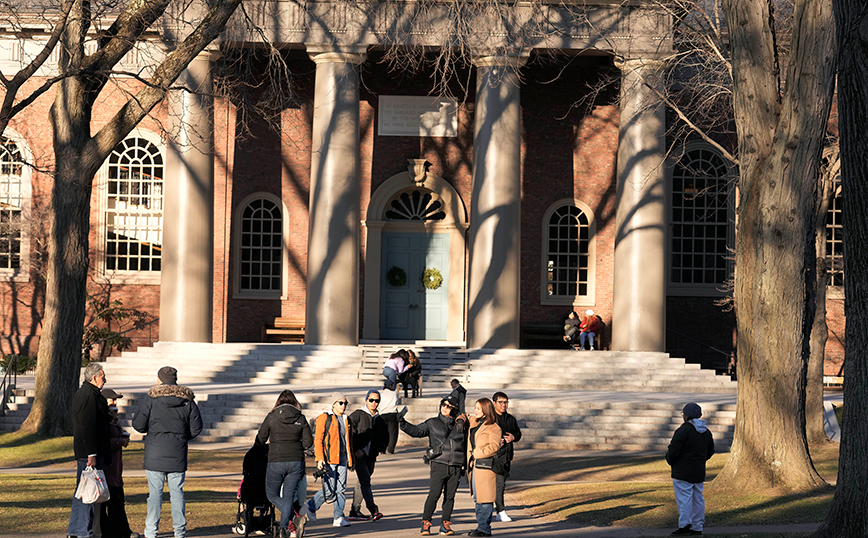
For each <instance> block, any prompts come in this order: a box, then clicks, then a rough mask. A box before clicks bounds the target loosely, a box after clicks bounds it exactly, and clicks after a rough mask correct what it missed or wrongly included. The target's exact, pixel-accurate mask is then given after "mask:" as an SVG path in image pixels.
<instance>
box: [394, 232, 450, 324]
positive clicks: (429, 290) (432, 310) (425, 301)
mask: <svg viewBox="0 0 868 538" xmlns="http://www.w3.org/2000/svg"><path fill="white" fill-rule="evenodd" d="M382 245H383V250H382V252H383V259H382V265H381V268H382V273H383V274H382V277H381V278H382V281H381V283H380V290H381V292H380V293H381V297H380V312H381V314H380V331H381V332H380V337H381V338H383V339H386V340H446V324H447V321H448V319H449V308H448V298H449V293H448V289H449V286H448V282H449V234H429V233H401V232H385V233H383V243H382ZM390 272H391V273H390ZM402 273H403V275H405V276H406V279H404V280H406V281H405V282H403V284H402V285H398V284H399V283H401V280H402V279H401V278H400V277H401V274H402ZM425 275H427V278H428V285H427V286H426V285H425V284H424V283H423V281H422V279H423V276H425ZM389 276H391V277H392V278H389ZM438 281H439V285H438Z"/></svg>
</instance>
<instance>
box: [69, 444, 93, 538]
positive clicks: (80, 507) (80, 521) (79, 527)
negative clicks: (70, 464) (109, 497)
mask: <svg viewBox="0 0 868 538" xmlns="http://www.w3.org/2000/svg"><path fill="white" fill-rule="evenodd" d="M75 463H76V469H75V489H78V481H79V480H81V472H82V471H84V469H85V468H86V467H87V458H81V459H77V460H75ZM96 468H97V469H102V456H97V459H96ZM95 506H99V505H94V504H84V503H83V502H81V499H76V498H75V493H74V492H73V498H72V510H70V512H69V526H67V528H66V534H67V536H93V517H94V507H95Z"/></svg>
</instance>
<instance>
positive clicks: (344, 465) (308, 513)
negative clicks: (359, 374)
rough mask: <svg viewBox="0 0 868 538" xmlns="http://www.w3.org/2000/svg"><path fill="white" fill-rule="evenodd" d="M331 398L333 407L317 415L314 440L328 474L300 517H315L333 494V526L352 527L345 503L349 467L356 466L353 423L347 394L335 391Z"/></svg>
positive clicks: (321, 467)
mask: <svg viewBox="0 0 868 538" xmlns="http://www.w3.org/2000/svg"><path fill="white" fill-rule="evenodd" d="M331 401H332V407H331V409H330V410H328V411H326V412H325V413H323V414H321V415H320V416H318V417H317V418H316V427H315V430H316V432H315V434H314V441H313V447H314V454H315V457H316V467H317V469H319V470H320V471H325V472H326V476H324V477H323V479H322V482H323V483H322V489H320V490H319V491H317V492H316V495H314V497H313V499H311V500H309V501H308V502H306V503H304V504H303V505H302V506H301V512H299V517H300V518H307V519H310V520H311V521H314V520H316V511H317V510H319V507H320V506H322V505H323V503H325V502H326V498H327V497H328V500H329V501H331V500H332V497H334V521H333V522H332V526H333V527H349V526H350V522H349V521H347V518H345V517H344V504H346V502H347V497H346V490H347V471H348V470H349V469H351V468H352V467H353V444H352V429H351V428H352V426H351V424H350V421H349V419H348V418H347V417H346V416H345V414H344V413H345V411H346V409H347V403H348V402H347V398H346V397H345V396H344V395H343V394H342V393H340V392H335V393H333V394H332V397H331Z"/></svg>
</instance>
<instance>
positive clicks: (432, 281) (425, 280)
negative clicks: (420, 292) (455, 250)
mask: <svg viewBox="0 0 868 538" xmlns="http://www.w3.org/2000/svg"><path fill="white" fill-rule="evenodd" d="M422 285H423V286H425V287H426V288H428V289H429V290H436V289H437V288H439V287H440V286H442V285H443V275H442V274H441V273H440V270H439V269H434V268H433V267H426V268H425V270H424V271H422Z"/></svg>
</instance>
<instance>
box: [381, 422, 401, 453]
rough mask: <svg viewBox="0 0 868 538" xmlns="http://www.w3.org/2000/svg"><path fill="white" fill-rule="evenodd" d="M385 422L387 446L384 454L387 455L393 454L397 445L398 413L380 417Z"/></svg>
mask: <svg viewBox="0 0 868 538" xmlns="http://www.w3.org/2000/svg"><path fill="white" fill-rule="evenodd" d="M380 416H381V417H383V420H385V421H386V427H387V428H389V446H388V447H386V452H388V453H389V454H394V453H395V445H397V444H398V413H386V414H385V415H380Z"/></svg>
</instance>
